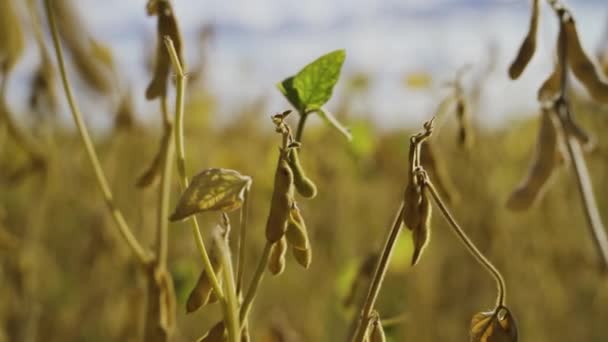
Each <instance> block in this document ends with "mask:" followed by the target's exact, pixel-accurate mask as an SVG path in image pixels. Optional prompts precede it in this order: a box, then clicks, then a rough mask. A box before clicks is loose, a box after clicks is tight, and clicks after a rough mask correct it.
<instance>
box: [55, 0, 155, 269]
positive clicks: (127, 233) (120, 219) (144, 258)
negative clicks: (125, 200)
mask: <svg viewBox="0 0 608 342" xmlns="http://www.w3.org/2000/svg"><path fill="white" fill-rule="evenodd" d="M51 2H52V0H45V2H44V3H45V7H46V14H47V17H48V20H49V25H50V27H51V35H52V37H53V45H54V48H55V54H56V57H57V62H58V64H59V71H60V74H61V81H62V83H63V88H64V91H65V95H66V98H67V100H68V104H69V106H70V111H71V112H72V117H73V119H74V122H75V124H76V127H77V128H78V132H79V133H80V137H81V139H82V142H83V144H84V147H85V150H86V152H87V156H88V158H89V161H90V163H91V166H92V167H93V171H94V173H95V177H96V178H97V184H98V186H99V188H100V190H101V192H102V194H103V197H104V200H105V202H106V205H107V207H108V209H109V210H110V212H111V214H112V217H113V218H114V221H115V222H116V225H117V226H118V230H119V232H120V234H121V236H122V237H123V239H124V240H125V241H126V242H127V245H128V246H129V247H130V248H131V251H132V252H133V254H135V256H136V257H137V259H138V260H139V261H140V263H141V264H143V265H147V264H149V263H150V261H151V260H152V259H153V256H152V255H151V253H149V252H147V251H145V250H144V249H143V247H142V246H141V245H140V244H139V242H138V241H137V239H136V238H135V236H134V235H133V233H132V232H131V229H130V228H129V226H128V224H127V222H126V220H125V218H124V216H123V215H122V212H121V211H120V210H119V209H118V208H117V207H116V205H115V203H114V198H113V196H112V192H111V190H110V187H109V185H108V182H107V180H106V177H105V175H104V172H103V169H102V168H101V165H100V163H99V158H98V157H97V154H96V152H95V148H94V147H93V143H92V141H91V138H90V137H89V132H88V130H87V127H86V124H85V123H84V120H83V119H82V114H81V113H80V109H79V108H78V106H77V104H76V100H75V98H74V95H73V93H72V88H71V86H70V82H69V80H68V77H67V72H66V68H65V61H64V58H63V52H62V50H61V44H60V43H59V33H58V32H57V24H56V22H55V16H54V14H53V6H52V5H51Z"/></svg>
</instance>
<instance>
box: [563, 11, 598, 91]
mask: <svg viewBox="0 0 608 342" xmlns="http://www.w3.org/2000/svg"><path fill="white" fill-rule="evenodd" d="M561 29H562V30H564V32H565V35H566V46H567V49H566V53H567V60H568V65H570V68H571V69H572V72H573V73H574V76H576V78H577V79H578V80H579V81H581V83H582V84H583V85H584V86H585V88H586V89H587V91H588V92H589V94H590V95H591V97H593V99H594V100H596V101H598V102H601V103H608V80H606V77H605V76H604V75H603V74H602V71H601V70H600V69H599V68H598V67H597V66H596V65H595V63H593V61H592V60H591V58H589V56H587V54H586V53H585V50H584V49H583V46H582V45H581V41H580V39H579V36H578V32H577V30H576V23H575V22H574V18H572V17H571V16H570V17H568V18H564V19H562V23H561Z"/></svg>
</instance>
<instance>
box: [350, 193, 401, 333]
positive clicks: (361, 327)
mask: <svg viewBox="0 0 608 342" xmlns="http://www.w3.org/2000/svg"><path fill="white" fill-rule="evenodd" d="M404 207H405V204H404V203H403V201H402V202H401V204H400V205H399V210H397V213H396V215H395V218H394V220H393V224H392V225H391V228H390V230H389V232H388V237H387V238H386V242H385V244H384V247H383V248H382V252H381V254H380V258H379V259H378V264H377V266H376V270H375V272H374V277H373V278H372V282H371V284H370V287H369V291H368V293H367V297H366V298H365V302H363V306H362V308H361V314H360V316H359V317H358V318H357V320H358V323H357V325H356V326H355V329H354V331H353V335H354V337H353V338H352V339H351V341H353V342H362V341H364V340H365V332H366V330H367V329H366V324H367V322H368V321H369V318H370V316H371V314H372V311H373V309H374V306H375V305H376V300H377V299H378V294H379V293H380V288H381V287H382V283H383V282H384V277H385V276H386V271H387V269H388V264H389V261H390V259H391V255H392V253H393V249H394V247H395V243H396V242H397V238H398V237H399V232H400V231H401V226H402V217H403V209H404Z"/></svg>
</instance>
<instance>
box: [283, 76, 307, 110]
mask: <svg viewBox="0 0 608 342" xmlns="http://www.w3.org/2000/svg"><path fill="white" fill-rule="evenodd" d="M277 88H278V89H279V91H280V92H281V93H282V94H283V95H284V96H285V98H286V99H287V101H289V103H291V105H292V106H294V107H295V108H296V109H297V110H303V108H302V103H301V102H300V98H299V97H298V92H297V91H296V88H294V87H293V76H292V77H288V78H286V79H285V80H284V81H283V82H281V83H279V84H277Z"/></svg>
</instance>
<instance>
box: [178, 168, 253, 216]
mask: <svg viewBox="0 0 608 342" xmlns="http://www.w3.org/2000/svg"><path fill="white" fill-rule="evenodd" d="M250 186H251V177H249V176H244V175H241V174H240V173H238V172H237V171H234V170H229V169H218V168H213V169H207V170H204V171H203V172H201V173H199V174H198V175H196V176H194V177H193V178H192V183H190V185H189V186H188V188H187V189H186V191H184V193H183V194H182V196H181V197H180V199H179V201H178V203H177V207H176V208H175V211H174V212H173V214H172V215H171V217H170V218H169V219H170V220H171V221H178V220H183V219H185V218H187V217H189V216H191V215H194V214H197V213H200V212H204V211H223V212H229V211H233V210H236V209H238V208H240V207H241V205H242V204H243V201H244V193H245V190H247V189H249V187H250Z"/></svg>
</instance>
